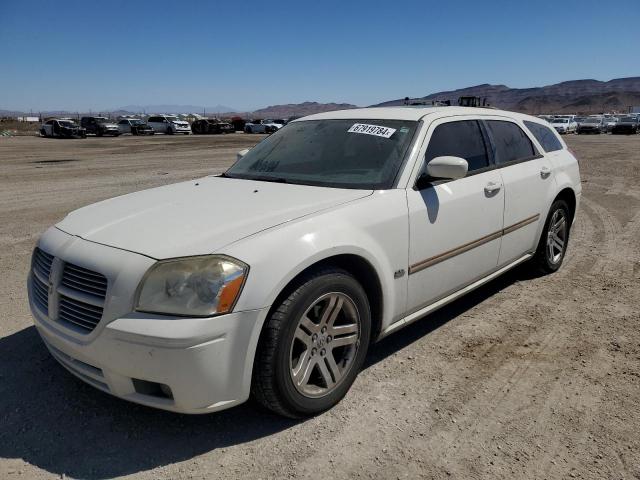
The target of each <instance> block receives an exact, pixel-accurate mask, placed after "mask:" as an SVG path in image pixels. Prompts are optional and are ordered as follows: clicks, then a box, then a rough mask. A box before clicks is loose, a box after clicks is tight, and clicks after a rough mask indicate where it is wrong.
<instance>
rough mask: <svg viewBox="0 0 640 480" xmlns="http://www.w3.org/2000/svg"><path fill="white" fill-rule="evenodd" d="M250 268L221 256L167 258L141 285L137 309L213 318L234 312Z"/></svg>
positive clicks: (148, 273)
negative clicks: (213, 316) (232, 310)
mask: <svg viewBox="0 0 640 480" xmlns="http://www.w3.org/2000/svg"><path fill="white" fill-rule="evenodd" d="M248 271H249V267H248V266H247V265H245V264H244V263H242V262H240V261H239V260H236V259H233V258H230V257H225V256H221V255H206V256H200V257H186V258H176V259H172V260H163V261H160V262H158V263H156V264H155V265H154V266H153V267H151V268H150V269H149V270H148V271H147V273H146V274H145V276H144V278H143V279H142V281H141V282H140V286H139V287H138V296H137V301H136V310H138V311H141V312H149V313H162V314H172V315H185V316H186V315H193V316H198V317H209V316H212V315H221V314H223V313H228V312H230V311H231V309H232V308H233V306H234V305H235V303H236V300H237V299H238V297H239V296H240V291H241V290H242V286H243V285H244V282H245V279H246V277H247V273H248Z"/></svg>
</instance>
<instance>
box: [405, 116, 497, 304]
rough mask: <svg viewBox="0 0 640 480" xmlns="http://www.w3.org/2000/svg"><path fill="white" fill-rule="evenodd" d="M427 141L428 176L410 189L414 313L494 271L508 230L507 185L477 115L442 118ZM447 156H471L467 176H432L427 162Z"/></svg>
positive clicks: (422, 173) (422, 168) (424, 155)
mask: <svg viewBox="0 0 640 480" xmlns="http://www.w3.org/2000/svg"><path fill="white" fill-rule="evenodd" d="M425 143H426V144H425V145H423V147H422V150H421V152H420V156H421V158H422V159H423V161H422V164H421V166H420V170H419V171H418V174H417V176H416V178H418V179H419V178H420V177H421V176H422V180H418V181H416V182H415V186H414V185H413V184H411V185H410V187H413V188H408V189H407V204H408V208H409V272H408V274H409V278H408V301H407V313H409V314H410V313H413V312H415V311H417V310H420V309H421V308H422V307H424V306H427V305H429V304H431V303H433V302H434V301H437V300H438V299H440V298H442V297H445V296H447V295H448V294H450V293H453V292H455V291H456V290H459V289H460V288H462V287H464V286H466V285H468V284H470V283H473V281H475V280H478V279H480V278H482V277H484V276H486V275H487V274H488V273H490V272H492V271H494V270H495V269H496V265H497V263H498V254H499V251H500V236H501V232H502V215H503V208H504V189H503V188H502V179H501V177H500V172H499V171H498V170H496V169H495V168H493V166H492V164H491V160H490V158H491V157H490V155H489V149H488V146H489V145H488V139H487V137H486V135H485V134H484V133H483V129H482V125H481V123H480V122H479V121H478V120H477V119H475V118H473V117H466V119H465V117H449V118H445V119H441V120H437V121H435V122H433V124H432V125H431V126H430V127H429V132H428V133H427V138H426V142H425ZM447 155H452V156H456V157H462V158H464V159H465V160H467V162H468V164H469V171H468V173H467V176H466V177H464V178H461V179H458V180H436V179H430V178H428V176H426V173H425V172H426V165H427V163H429V161H430V160H432V159H433V158H435V157H440V156H447Z"/></svg>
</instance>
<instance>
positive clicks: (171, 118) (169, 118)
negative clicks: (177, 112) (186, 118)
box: [164, 116, 180, 122]
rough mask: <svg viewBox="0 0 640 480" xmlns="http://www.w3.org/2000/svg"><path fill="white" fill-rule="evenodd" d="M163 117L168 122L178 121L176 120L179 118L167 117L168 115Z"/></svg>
mask: <svg viewBox="0 0 640 480" xmlns="http://www.w3.org/2000/svg"><path fill="white" fill-rule="evenodd" d="M164 118H166V119H167V120H169V121H170V122H178V121H180V119H179V118H178V117H169V116H167V117H164Z"/></svg>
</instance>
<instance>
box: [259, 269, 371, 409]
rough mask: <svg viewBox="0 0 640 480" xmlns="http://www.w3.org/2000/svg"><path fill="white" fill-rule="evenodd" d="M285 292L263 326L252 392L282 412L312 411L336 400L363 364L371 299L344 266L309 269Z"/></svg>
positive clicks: (330, 404) (266, 403) (369, 327)
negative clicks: (313, 270) (342, 267)
mask: <svg viewBox="0 0 640 480" xmlns="http://www.w3.org/2000/svg"><path fill="white" fill-rule="evenodd" d="M284 295H287V296H286V297H285V298H283V299H282V300H281V301H280V303H279V304H275V305H274V309H275V310H272V312H271V314H270V316H269V318H268V319H267V320H266V322H265V325H264V328H263V329H262V333H261V335H260V340H259V343H258V349H257V351H256V356H255V360H254V366H253V377H252V382H251V392H252V395H253V397H254V398H255V399H256V400H257V401H258V402H259V403H260V404H261V405H262V406H264V407H266V408H267V409H269V410H271V411H273V412H275V413H278V414H280V415H284V416H287V417H290V418H301V417H307V416H312V415H316V414H318V413H320V412H323V411H325V410H328V409H329V408H331V407H333V406H334V405H336V404H337V403H338V402H339V401H340V400H341V399H342V398H343V397H344V396H345V394H346V393H347V392H348V391H349V388H350V387H351V385H352V384H353V382H354V380H355V379H356V377H357V375H358V372H359V371H360V369H361V368H362V364H363V362H364V359H365V357H366V354H367V348H368V346H369V339H370V336H371V311H370V308H369V301H368V299H367V295H366V293H365V291H364V289H363V288H362V286H361V285H360V284H359V283H358V281H357V280H356V279H355V278H354V277H353V276H352V275H351V274H349V273H348V272H346V271H344V270H341V269H338V268H324V269H322V270H317V271H315V272H310V273H309V274H305V275H304V276H303V277H302V278H301V279H300V281H299V282H297V284H296V285H295V286H294V287H292V288H291V289H290V290H288V292H287V293H285V294H284ZM332 318H333V320H331V319H332ZM324 319H328V320H327V321H326V322H325V321H324ZM323 325H324V326H325V327H324V329H323V328H322V327H323ZM339 329H342V333H338V332H339V331H340V330H339ZM332 334H333V335H334V336H335V338H333V337H332ZM296 376H297V378H296V380H297V381H296V380H294V378H295V377H296ZM326 379H329V380H328V381H327V380H326Z"/></svg>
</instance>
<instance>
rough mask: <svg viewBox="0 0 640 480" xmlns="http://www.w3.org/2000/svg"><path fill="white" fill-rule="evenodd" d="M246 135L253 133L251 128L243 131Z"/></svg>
mask: <svg viewBox="0 0 640 480" xmlns="http://www.w3.org/2000/svg"><path fill="white" fill-rule="evenodd" d="M244 131H245V132H246V133H253V129H252V128H251V127H247V128H245V129H244Z"/></svg>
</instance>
